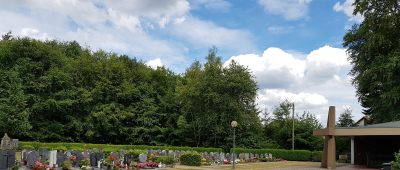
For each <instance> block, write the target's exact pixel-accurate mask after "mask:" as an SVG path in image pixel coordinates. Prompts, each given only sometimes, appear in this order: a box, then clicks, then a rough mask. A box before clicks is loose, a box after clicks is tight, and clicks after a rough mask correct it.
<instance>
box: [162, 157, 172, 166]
mask: <svg viewBox="0 0 400 170" xmlns="http://www.w3.org/2000/svg"><path fill="white" fill-rule="evenodd" d="M164 163H165V164H166V165H167V166H172V167H173V166H174V165H175V160H174V157H172V156H166V157H165V158H164Z"/></svg>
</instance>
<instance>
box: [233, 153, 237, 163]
mask: <svg viewBox="0 0 400 170" xmlns="http://www.w3.org/2000/svg"><path fill="white" fill-rule="evenodd" d="M237 158H238V157H237V154H236V153H235V154H234V155H233V161H235V160H236V159H237Z"/></svg>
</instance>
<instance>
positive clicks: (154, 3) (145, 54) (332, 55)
mask: <svg viewBox="0 0 400 170" xmlns="http://www.w3.org/2000/svg"><path fill="white" fill-rule="evenodd" d="M352 3H353V1H352V0H232V1H227V0H120V1H105V0H91V1H81V0H58V1H55V0H16V1H5V2H2V5H1V6H0V16H3V17H0V22H1V23H2V24H1V25H0V33H1V34H5V33H6V32H8V30H12V31H13V34H14V35H17V36H30V37H33V38H38V39H53V38H59V39H61V40H66V41H72V40H76V41H78V42H79V43H80V44H81V45H84V44H85V43H86V44H87V45H89V46H90V47H91V48H92V49H93V50H97V49H103V50H106V51H113V52H117V53H119V54H127V55H129V56H130V57H136V58H138V59H142V60H143V61H146V62H147V64H148V65H149V66H151V67H153V68H156V67H157V66H165V67H168V68H170V69H171V70H172V71H174V72H176V73H182V72H184V70H185V68H187V67H188V66H189V65H190V64H191V63H193V62H194V61H195V60H199V61H202V62H204V61H205V59H204V57H205V56H206V54H207V51H208V49H209V48H210V47H212V46H213V45H215V46H217V47H218V48H219V49H220V50H219V53H218V54H219V55H220V56H222V57H223V62H224V63H225V64H227V63H229V62H230V61H231V60H233V59H234V60H236V61H238V62H239V63H240V64H243V65H247V66H249V68H250V69H252V71H253V74H254V75H255V76H256V77H257V79H256V80H257V82H258V84H259V87H260V90H259V96H258V97H259V98H258V100H257V102H258V104H259V107H260V108H264V107H266V108H268V109H269V110H271V109H272V108H273V107H274V106H275V105H278V103H279V101H282V100H283V99H286V98H287V99H290V100H292V101H294V102H295V104H296V112H298V113H302V112H303V111H304V110H309V111H311V112H312V113H314V114H315V115H316V116H317V118H319V119H320V120H321V122H322V123H323V124H326V119H327V113H328V108H329V106H336V115H337V116H338V115H339V113H340V112H341V110H342V109H343V108H345V107H351V108H352V109H353V115H354V116H355V117H354V120H358V119H359V118H361V116H363V115H362V114H361V109H362V108H361V106H360V105H359V104H358V102H357V99H356V98H355V92H354V91H355V89H354V87H352V86H351V84H350V82H349V80H350V79H351V77H350V76H348V75H347V73H348V72H349V70H350V69H351V65H350V64H349V62H348V61H347V56H346V49H345V48H343V46H342V45H341V44H342V42H343V40H342V38H343V36H344V35H345V33H346V32H347V31H346V29H349V28H350V27H351V25H353V24H354V23H360V22H362V20H363V17H362V16H359V15H357V16H353V15H352V11H353V9H354V8H353V7H352V6H351V4H352ZM4 16H6V17H4Z"/></svg>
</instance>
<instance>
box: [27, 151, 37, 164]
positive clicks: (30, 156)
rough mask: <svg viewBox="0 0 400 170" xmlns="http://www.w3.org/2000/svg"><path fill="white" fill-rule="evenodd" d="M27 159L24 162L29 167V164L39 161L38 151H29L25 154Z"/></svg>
mask: <svg viewBox="0 0 400 170" xmlns="http://www.w3.org/2000/svg"><path fill="white" fill-rule="evenodd" d="M26 157H27V159H28V161H27V163H26V167H29V168H31V166H33V165H35V163H36V162H37V161H39V152H37V151H31V152H29V153H28V155H27V156H26Z"/></svg>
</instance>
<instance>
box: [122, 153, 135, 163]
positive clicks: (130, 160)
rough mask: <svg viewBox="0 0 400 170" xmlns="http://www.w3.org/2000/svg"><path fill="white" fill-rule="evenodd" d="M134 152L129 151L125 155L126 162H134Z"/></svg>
mask: <svg viewBox="0 0 400 170" xmlns="http://www.w3.org/2000/svg"><path fill="white" fill-rule="evenodd" d="M134 156H135V155H134V154H133V152H129V153H127V154H125V155H124V164H128V165H129V164H130V162H132V161H133V159H134Z"/></svg>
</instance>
